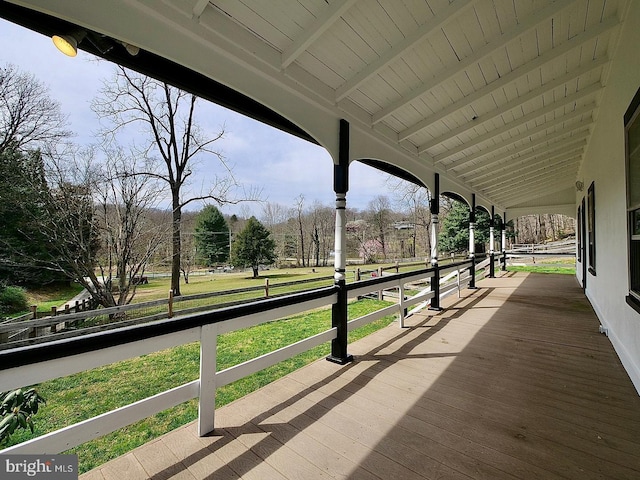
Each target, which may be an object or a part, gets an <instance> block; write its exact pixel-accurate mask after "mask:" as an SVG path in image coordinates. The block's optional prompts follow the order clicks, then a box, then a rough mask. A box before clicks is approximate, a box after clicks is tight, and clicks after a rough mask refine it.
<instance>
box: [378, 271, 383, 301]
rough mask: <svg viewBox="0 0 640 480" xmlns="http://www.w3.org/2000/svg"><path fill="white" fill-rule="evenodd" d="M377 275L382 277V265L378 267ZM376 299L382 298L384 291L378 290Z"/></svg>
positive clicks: (381, 299)
mask: <svg viewBox="0 0 640 480" xmlns="http://www.w3.org/2000/svg"><path fill="white" fill-rule="evenodd" d="M378 277H379V278H382V267H378ZM378 300H380V301H383V300H384V292H383V291H382V290H378Z"/></svg>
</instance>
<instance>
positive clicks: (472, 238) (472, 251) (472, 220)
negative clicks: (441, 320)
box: [469, 193, 476, 290]
mask: <svg viewBox="0 0 640 480" xmlns="http://www.w3.org/2000/svg"><path fill="white" fill-rule="evenodd" d="M475 233H476V194H475V193H472V194H471V208H470V210H469V259H471V267H469V273H470V274H471V278H470V279H469V288H470V289H472V290H474V289H475V288H476V235H475Z"/></svg>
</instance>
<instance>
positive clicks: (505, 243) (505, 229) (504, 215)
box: [500, 212, 507, 272]
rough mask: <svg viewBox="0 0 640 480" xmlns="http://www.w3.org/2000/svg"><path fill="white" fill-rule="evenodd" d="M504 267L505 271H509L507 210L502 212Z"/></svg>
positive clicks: (502, 268)
mask: <svg viewBox="0 0 640 480" xmlns="http://www.w3.org/2000/svg"><path fill="white" fill-rule="evenodd" d="M501 235H502V237H501V239H500V241H501V242H502V267H501V270H502V271H503V272H506V271H507V212H502V232H501Z"/></svg>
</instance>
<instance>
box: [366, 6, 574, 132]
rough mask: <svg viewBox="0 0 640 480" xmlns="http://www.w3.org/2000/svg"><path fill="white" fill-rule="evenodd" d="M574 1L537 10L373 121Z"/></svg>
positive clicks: (460, 70) (497, 48) (474, 62)
mask: <svg viewBox="0 0 640 480" xmlns="http://www.w3.org/2000/svg"><path fill="white" fill-rule="evenodd" d="M572 3H573V0H558V1H557V2H554V3H552V4H551V5H549V6H547V7H546V8H543V9H542V10H540V11H538V12H536V13H535V14H534V15H531V16H529V17H526V18H525V20H524V21H523V22H522V23H519V24H517V25H516V26H515V27H513V28H512V29H511V30H509V31H507V32H505V33H503V34H502V35H499V36H497V37H495V38H494V39H493V40H491V41H490V42H489V43H487V44H485V45H484V46H483V47H481V48H479V49H478V51H476V52H474V54H472V55H469V56H468V57H466V58H464V59H462V60H461V61H459V62H458V63H457V64H456V65H454V66H453V67H452V68H450V69H448V70H445V71H444V72H442V73H441V74H440V75H438V76H436V77H434V78H432V79H431V80H430V81H428V82H424V83H422V84H421V85H420V86H418V87H416V88H414V89H413V90H411V91H410V92H409V93H408V94H407V95H405V96H403V97H402V98H400V99H399V100H397V101H395V102H393V103H392V104H391V105H388V106H387V107H384V108H382V109H381V110H380V111H379V112H377V113H375V114H374V115H373V116H372V122H373V123H374V124H376V123H378V122H381V121H383V120H384V119H385V118H387V117H388V116H390V115H393V113H395V112H396V111H397V110H399V109H401V108H403V107H404V106H406V105H408V104H410V103H411V102H413V101H414V100H416V99H417V98H420V97H421V96H422V95H425V94H426V93H427V92H428V91H430V90H431V89H433V88H435V87H437V86H438V85H440V84H441V83H442V82H444V81H446V80H447V79H449V78H451V77H453V76H455V75H457V74H459V73H462V72H463V71H464V70H466V69H467V68H469V67H470V66H471V65H474V64H476V63H479V62H480V61H482V60H483V59H485V58H487V57H489V56H490V55H492V54H493V53H494V52H495V51H497V50H500V49H503V48H505V46H506V45H507V44H508V43H509V42H511V41H513V40H515V39H516V38H518V37H520V36H521V35H522V34H524V33H526V32H527V31H529V30H531V29H532V28H535V27H536V26H537V25H538V24H540V23H541V22H543V21H545V20H548V19H549V18H551V17H553V16H554V15H557V14H558V12H560V11H561V10H563V9H564V8H566V7H568V6H570V5H571V4H572Z"/></svg>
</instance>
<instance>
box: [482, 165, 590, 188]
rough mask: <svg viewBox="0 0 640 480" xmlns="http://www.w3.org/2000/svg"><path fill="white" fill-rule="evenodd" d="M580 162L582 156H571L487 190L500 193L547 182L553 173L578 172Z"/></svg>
mask: <svg viewBox="0 0 640 480" xmlns="http://www.w3.org/2000/svg"><path fill="white" fill-rule="evenodd" d="M579 162H580V157H570V158H567V159H565V160H564V161H562V162H560V163H558V164H557V165H551V166H549V165H547V166H545V167H543V168H539V169H538V170H536V171H534V172H529V173H523V174H522V175H518V176H517V177H512V178H511V179H510V181H504V182H501V183H499V184H496V185H495V187H492V188H489V189H485V190H486V191H487V192H491V195H499V194H500V193H502V192H505V191H512V190H517V189H521V188H522V186H523V185H531V184H534V185H535V184H537V183H541V182H546V180H547V179H548V178H549V176H551V175H557V174H559V173H565V172H569V170H571V171H573V172H577V167H578V164H579ZM569 173H570V172H569ZM485 190H483V191H485Z"/></svg>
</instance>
